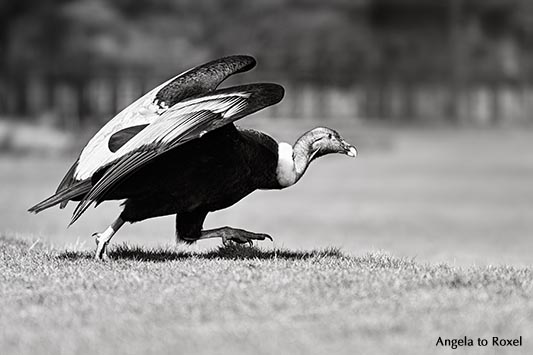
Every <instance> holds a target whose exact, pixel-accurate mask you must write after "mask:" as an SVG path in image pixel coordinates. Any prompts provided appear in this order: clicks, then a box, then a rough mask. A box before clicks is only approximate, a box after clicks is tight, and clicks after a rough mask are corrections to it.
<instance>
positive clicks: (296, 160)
mask: <svg viewBox="0 0 533 355" xmlns="http://www.w3.org/2000/svg"><path fill="white" fill-rule="evenodd" d="M313 158H314V152H313V149H312V140H311V137H308V136H306V135H303V136H302V137H300V138H298V140H297V141H296V143H294V146H291V145H290V144H288V143H280V144H279V146H278V166H277V169H276V174H277V178H278V182H279V184H280V185H281V186H282V187H288V186H291V185H294V184H295V183H296V182H298V180H300V178H301V177H302V176H303V174H304V173H305V171H306V170H307V167H308V166H309V163H311V161H312V160H313Z"/></svg>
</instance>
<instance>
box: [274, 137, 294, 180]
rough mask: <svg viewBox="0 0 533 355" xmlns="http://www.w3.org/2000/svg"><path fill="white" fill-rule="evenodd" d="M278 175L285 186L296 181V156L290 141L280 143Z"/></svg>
mask: <svg viewBox="0 0 533 355" xmlns="http://www.w3.org/2000/svg"><path fill="white" fill-rule="evenodd" d="M276 177H277V179H278V182H279V184H280V185H281V186H283V187H288V186H291V185H294V183H295V182H296V167H295V166H294V157H293V150H292V146H291V145H290V144H288V143H284V142H282V143H279V144H278V166H277V168H276Z"/></svg>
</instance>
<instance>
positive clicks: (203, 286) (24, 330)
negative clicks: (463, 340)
mask: <svg viewBox="0 0 533 355" xmlns="http://www.w3.org/2000/svg"><path fill="white" fill-rule="evenodd" d="M91 256H92V254H91V253H89V252H85V251H76V250H70V251H68V250H64V249H54V248H51V247H49V246H46V245H43V244H42V243H37V244H35V243H29V242H24V241H21V240H15V239H8V238H0V259H1V260H0V280H1V282H0V309H2V313H1V315H0V329H1V333H0V350H1V353H2V354H74V353H75V354H82V355H83V354H95V353H98V354H117V353H123V354H148V353H152V354H175V353H196V354H208V353H228V354H249V353H255V354H278V353H286V354H289V353H290V354H311V353H317V354H318V353H322V354H323V353H335V354H337V353H339V354H342V353H345V354H354V353H362V354H365V353H366V354H369V353H373V354H379V353H390V354H401V353H404V354H428V353H444V352H446V351H445V349H441V348H436V347H435V343H436V340H437V338H438V337H439V336H442V337H447V338H453V337H462V336H465V335H466V336H469V337H471V338H477V337H491V336H500V337H518V336H520V335H521V336H522V337H523V339H524V346H523V347H521V348H514V349H496V350H498V351H497V353H498V354H500V353H505V350H508V351H509V353H512V354H518V353H523V354H526V353H531V351H532V350H533V347H532V342H533V293H532V291H533V272H532V269H531V268H517V267H511V266H500V267H470V268H458V267H450V266H448V265H444V264H439V265H437V264H421V263H418V262H416V261H414V260H409V259H401V258H396V257H393V256H391V255H388V254H385V253H369V254H366V255H364V256H361V257H353V256H348V255H345V254H343V253H342V252H340V251H339V250H336V249H329V250H322V251H310V252H302V251H290V250H267V251H264V250H261V249H257V248H248V247H238V246H236V247H228V248H221V249H218V250H211V251H207V252H188V251H184V250H182V249H179V248H166V249H161V248H154V249H144V248H138V247H128V246H125V245H122V246H119V247H115V248H113V250H112V253H111V256H112V259H113V260H112V261H111V262H108V263H103V262H95V261H93V260H92V258H91ZM463 350H464V349H463ZM471 350H473V353H476V354H478V353H494V352H495V351H496V350H495V349H493V348H490V347H488V348H475V349H471ZM446 353H447V352H446Z"/></svg>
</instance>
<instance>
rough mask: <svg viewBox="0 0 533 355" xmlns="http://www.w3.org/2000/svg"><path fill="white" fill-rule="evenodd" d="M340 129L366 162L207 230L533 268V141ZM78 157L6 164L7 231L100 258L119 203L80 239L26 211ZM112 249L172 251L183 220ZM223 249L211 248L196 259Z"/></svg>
mask: <svg viewBox="0 0 533 355" xmlns="http://www.w3.org/2000/svg"><path fill="white" fill-rule="evenodd" d="M250 121H251V122H262V121H261V120H257V121H254V120H250ZM267 123H268V122H267ZM328 124H329V125H331V126H332V127H337V126H336V125H335V124H333V123H328ZM313 125H314V123H312V122H310V123H305V122H303V123H300V124H299V125H296V127H294V124H293V125H291V126H290V127H284V126H280V124H279V123H277V122H274V123H272V122H270V123H268V124H265V127H264V129H265V130H266V131H269V132H270V131H273V130H274V136H276V137H278V138H281V139H283V140H286V141H293V140H294V139H295V137H296V136H297V135H298V133H299V132H302V131H303V130H304V129H307V128H309V127H312V126H313ZM267 126H268V127H267ZM338 129H339V131H340V132H342V133H343V135H344V136H345V137H346V138H347V139H348V140H349V141H350V142H353V143H354V144H355V145H356V146H357V147H358V149H359V153H360V154H359V156H358V158H356V159H350V158H347V157H345V156H340V155H338V156H332V157H326V158H322V159H320V160H318V161H317V162H316V163H314V164H313V165H312V166H311V168H310V169H309V171H308V172H307V174H306V175H305V176H304V178H303V179H302V180H301V181H300V182H299V183H298V184H297V185H295V186H293V187H291V188H289V189H286V190H283V191H257V192H255V193H253V194H252V195H250V196H248V197H247V198H245V199H244V200H242V201H240V202H239V203H237V204H236V205H235V206H232V207H231V208H229V209H226V210H224V211H220V212H217V213H214V214H210V215H209V216H208V218H207V221H206V227H207V228H214V227H219V226H224V225H230V226H234V227H238V228H244V229H248V230H251V231H257V232H265V233H268V234H270V235H272V236H273V237H274V244H271V243H270V242H268V243H262V247H264V248H268V247H285V248H288V249H291V250H299V249H304V250H310V249H315V248H327V247H331V246H334V247H339V248H341V249H342V250H343V251H345V252H348V253H352V254H356V255H360V254H362V253H365V252H367V251H375V250H386V251H389V252H391V253H393V255H396V256H400V257H416V258H417V260H420V261H423V262H425V261H431V262H447V263H450V264H452V265H466V266H468V265H472V264H477V265H488V264H508V263H510V264H513V265H531V264H532V262H533V258H532V257H531V253H530V251H531V250H532V249H533V184H532V181H533V154H531V152H532V151H533V131H531V130H530V131H527V130H526V131H523V130H522V131H521V130H496V129H495V130H468V129H466V130H459V129H435V130H429V129H405V128H403V129H369V128H368V127H359V126H347V127H338ZM73 159H74V158H73V157H47V156H27V157H19V156H0V186H2V188H1V189H0V233H2V234H4V235H9V236H17V237H23V238H28V239H32V240H33V239H36V238H38V239H40V240H42V241H45V242H49V243H52V244H53V245H55V246H57V247H63V246H65V245H69V246H72V245H76V246H77V248H80V249H82V250H86V249H89V248H93V246H94V243H93V240H92V238H91V237H90V236H91V235H92V233H94V232H96V231H101V230H103V229H104V228H105V227H106V226H107V225H108V224H109V223H110V222H111V221H112V220H113V219H114V218H115V217H116V216H117V215H118V213H119V212H120V208H119V206H118V205H119V204H118V203H116V202H110V203H105V204H103V205H102V206H100V207H98V209H96V210H94V209H90V210H89V211H88V212H87V213H86V214H85V215H84V216H83V218H81V219H80V221H78V222H77V223H76V224H74V226H72V227H71V228H69V229H66V225H67V223H68V220H69V218H70V214H71V213H72V209H73V206H72V205H70V206H69V207H68V208H67V209H66V210H59V209H56V208H54V209H51V210H47V211H45V212H43V213H41V214H39V215H30V214H28V213H27V212H26V209H27V208H28V207H29V206H31V205H33V204H34V203H36V202H37V201H40V200H41V199H43V198H45V197H47V196H48V195H50V194H51V193H52V192H53V191H54V189H55V187H56V186H57V184H58V182H59V181H60V179H61V178H62V176H63V174H64V173H65V171H66V170H67V169H68V167H69V166H70V164H71V161H72V160H73ZM113 241H114V242H118V243H120V242H128V243H130V244H134V245H144V246H150V247H154V246H161V245H172V243H173V242H174V219H173V217H164V218H158V219H154V220H149V221H145V222H142V223H138V224H135V225H131V226H129V225H128V226H125V227H124V228H123V229H122V230H121V231H120V233H118V234H117V236H116V237H115V238H114V239H113ZM218 244H219V241H212V242H211V241H209V242H207V241H206V242H204V243H199V245H198V246H197V247H195V250H206V249H211V248H213V247H215V246H217V245H218Z"/></svg>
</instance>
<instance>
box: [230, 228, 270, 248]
mask: <svg viewBox="0 0 533 355" xmlns="http://www.w3.org/2000/svg"><path fill="white" fill-rule="evenodd" d="M220 233H221V238H222V243H223V244H224V245H225V246H228V245H230V244H231V243H237V244H245V243H246V244H248V245H249V246H250V247H252V246H253V245H254V243H253V241H254V240H265V239H270V240H271V241H274V239H272V237H271V236H269V235H268V234H264V233H252V232H248V231H245V230H243V229H235V228H223V229H222V230H221V231H220Z"/></svg>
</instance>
